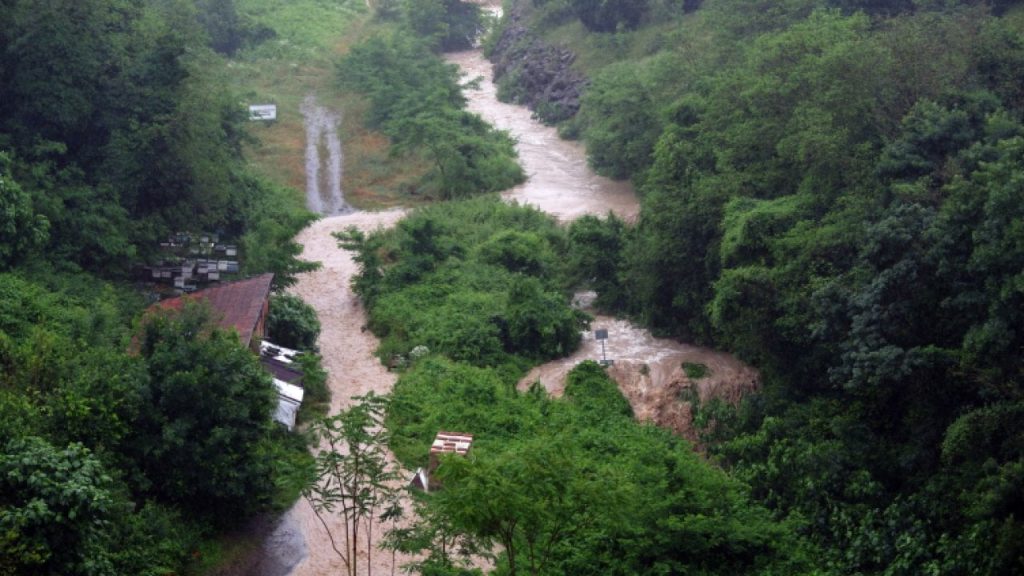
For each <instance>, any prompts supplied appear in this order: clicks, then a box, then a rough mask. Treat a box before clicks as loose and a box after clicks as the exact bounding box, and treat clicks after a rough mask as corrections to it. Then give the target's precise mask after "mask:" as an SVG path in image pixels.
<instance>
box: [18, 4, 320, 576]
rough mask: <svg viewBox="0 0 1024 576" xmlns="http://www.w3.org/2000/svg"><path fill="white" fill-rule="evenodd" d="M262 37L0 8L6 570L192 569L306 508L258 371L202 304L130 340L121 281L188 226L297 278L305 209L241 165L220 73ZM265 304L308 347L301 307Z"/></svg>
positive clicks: (66, 7) (216, 8)
mask: <svg viewBox="0 0 1024 576" xmlns="http://www.w3.org/2000/svg"><path fill="white" fill-rule="evenodd" d="M272 32H273V31H272V30H268V29H266V28H263V27H259V26H255V25H252V24H251V23H250V22H247V21H245V19H244V18H241V17H240V16H239V15H238V13H237V12H236V11H235V8H234V4H233V3H232V2H230V1H205V0H204V1H197V2H191V1H166V2H165V1H150V0H68V1H62V0H56V1H46V2H42V1H34V0H5V1H3V2H0V102H2V103H3V104H2V110H3V114H2V115H0V573H2V574H5V575H21V574H24V575H30V574H31V575H44V574H62V575H74V574H94V575H100V574H103V575H106V574H171V573H190V571H192V570H194V569H196V568H198V567H201V566H203V565H204V564H206V563H208V562H216V561H217V555H218V554H219V550H218V549H217V546H216V545H215V539H214V538H213V536H214V535H216V534H218V533H221V532H223V531H225V530H227V529H230V528H234V527H236V526H238V525H239V524H241V523H242V522H244V521H245V520H246V519H248V518H251V517H252V516H253V515H254V514H257V513H260V512H262V511H266V510H269V509H272V508H274V507H280V506H282V505H284V504H286V503H288V502H289V501H291V500H294V498H295V497H296V496H297V494H298V487H296V486H292V487H291V488H288V487H286V486H284V485H279V483H278V482H279V481H280V480H281V479H282V478H283V474H282V470H283V469H284V466H283V464H287V463H290V462H291V463H297V462H299V463H300V462H303V461H304V460H307V459H308V458H309V457H308V455H306V453H305V442H304V441H303V440H302V439H301V438H299V437H297V436H292V435H289V434H286V433H285V432H283V430H280V429H278V427H276V426H273V425H272V423H271V420H270V416H271V413H272V410H273V406H274V403H275V402H276V394H275V392H274V389H273V387H272V385H271V382H270V378H269V376H268V375H267V374H266V372H265V371H264V370H263V369H262V368H261V367H260V365H259V362H258V360H257V358H256V357H255V356H254V355H253V354H252V353H251V352H250V351H249V350H248V349H247V348H246V347H245V346H244V345H243V344H241V343H240V342H239V341H238V338H237V336H236V335H235V334H234V333H229V332H222V331H220V330H218V329H216V328H214V326H216V324H215V323H214V322H213V321H212V319H211V318H210V313H209V311H208V310H205V309H202V308H200V307H197V308H195V309H188V310H186V311H185V312H184V313H183V314H182V315H180V317H179V316H167V317H160V318H156V319H152V320H150V321H148V322H146V323H145V324H144V325H141V324H140V323H139V322H138V321H137V319H138V316H139V313H140V312H141V311H142V310H143V308H144V307H145V306H146V304H148V303H149V301H148V300H147V298H146V297H145V296H144V293H143V291H142V290H140V286H138V285H136V284H134V275H133V267H135V266H139V265H142V264H146V263H148V262H150V261H151V258H152V257H153V256H154V254H155V252H156V250H157V248H158V246H159V242H161V241H163V240H165V239H166V238H167V237H168V236H169V235H170V234H171V233H174V232H177V231H180V230H187V231H193V232H202V231H211V232H212V231H218V232H219V233H220V234H221V235H222V236H224V237H226V238H231V239H236V240H237V242H238V244H239V246H240V249H241V252H242V253H243V255H244V259H243V267H244V272H246V273H258V272H274V273H276V284H277V286H278V287H283V286H287V285H288V284H290V283H292V282H294V275H295V274H296V273H297V272H299V271H302V270H306V269H309V267H310V266H309V265H308V264H306V263H302V262H299V261H298V260H296V258H295V257H296V255H297V254H298V252H299V247H298V246H297V245H296V244H294V242H293V240H292V238H293V236H294V235H295V233H296V232H297V231H298V230H299V229H301V228H302V227H303V226H305V225H306V223H308V222H309V221H311V219H312V217H313V216H312V215H311V214H309V213H308V212H307V211H306V210H305V208H304V207H303V205H302V203H301V200H300V197H299V195H298V194H296V193H295V192H293V191H291V190H286V189H284V188H281V187H279V186H277V185H274V184H271V183H269V182H267V181H265V180H263V179H261V178H260V177H257V176H256V175H254V174H253V173H252V172H251V171H250V170H249V168H248V166H247V164H246V162H245V159H244V158H243V156H242V149H243V146H244V145H245V144H246V142H247V141H248V139H249V138H250V136H249V135H248V132H247V129H246V127H245V125H244V123H245V122H247V113H246V109H245V107H244V106H243V105H242V104H241V103H240V101H239V98H238V97H237V96H236V95H234V94H231V93H230V92H229V91H228V90H227V89H225V88H224V86H223V85H222V84H221V83H220V82H219V81H218V79H217V78H216V77H215V76H214V74H213V73H212V71H213V70H216V69H217V67H218V62H220V61H221V60H220V59H222V58H223V55H222V54H228V53H233V52H235V51H237V50H239V49H241V48H243V47H245V46H249V45H252V44H253V43H257V42H260V41H262V40H265V39H266V38H268V37H269V36H270V35H272ZM284 306H286V307H287V306H288V305H287V304H285V305H284ZM277 308H278V312H277V314H276V319H275V320H273V321H272V322H276V323H277V325H278V327H279V328H278V329H279V330H280V331H281V332H282V333H284V332H287V331H289V330H293V331H296V332H297V333H298V334H300V336H298V337H297V338H298V339H297V340H296V344H298V345H302V346H303V347H306V348H309V346H308V345H304V343H303V342H302V341H301V338H302V336H301V334H304V333H307V332H308V331H309V330H315V329H318V328H317V327H316V326H315V325H311V324H310V323H309V322H308V319H303V318H302V316H303V314H307V315H308V311H307V310H304V309H302V308H301V306H291V307H290V308H289V310H284V309H283V308H282V306H281V305H280V304H279V305H278V306H277ZM300 320H301V321H300ZM309 368H310V370H311V373H313V375H314V380H315V381H317V383H318V385H319V387H320V388H321V390H320V393H321V396H322V394H323V393H325V390H322V388H323V383H322V381H323V375H322V372H316V370H318V367H317V366H316V362H315V361H313V364H312V365H311V366H310V367H309Z"/></svg>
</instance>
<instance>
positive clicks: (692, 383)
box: [519, 315, 760, 442]
mask: <svg viewBox="0 0 1024 576" xmlns="http://www.w3.org/2000/svg"><path fill="white" fill-rule="evenodd" d="M600 328H603V329H605V330H607V331H608V338H607V340H605V341H604V348H603V350H602V343H601V341H600V340H597V339H596V338H595V335H594V331H595V330H597V329H600ZM603 358H607V359H609V360H612V361H613V364H612V365H611V366H610V367H609V368H608V374H609V375H610V376H611V377H612V378H614V379H615V381H616V383H618V385H619V389H620V390H621V391H622V393H623V395H624V396H625V397H626V398H627V399H628V400H629V403H630V405H631V406H632V407H633V413H634V414H635V415H636V418H637V419H638V420H640V421H647V422H653V423H654V424H657V425H658V426H662V427H664V428H668V429H670V430H673V431H674V432H676V433H677V434H680V435H682V436H683V437H685V438H687V439H688V440H690V441H692V442H697V440H698V438H697V434H696V431H695V430H694V429H693V426H692V420H693V414H692V406H691V399H692V397H693V395H696V396H697V397H698V398H699V399H700V402H701V403H707V402H709V401H710V400H712V399H714V398H718V399H721V400H725V401H727V402H730V403H734V404H735V403H736V402H739V400H740V399H741V398H742V397H743V396H744V395H745V394H748V393H750V392H752V391H754V390H757V388H758V386H759V384H760V374H759V373H758V372H757V370H755V369H754V368H751V367H750V366H747V365H746V364H744V363H742V362H740V361H739V360H738V359H736V357H735V356H732V355H731V354H726V353H724V352H719V351H717V350H711V349H710V348H704V347H701V346H694V345H691V344H684V343H682V342H678V341H675V340H669V339H665V338H655V337H654V336H653V335H651V333H650V332H649V331H648V330H645V329H643V328H639V327H637V326H634V325H633V324H631V323H630V322H629V321H627V320H623V319H620V318H613V317H610V316H602V315H597V316H594V321H593V322H592V323H591V330H588V331H586V332H584V333H583V342H582V344H581V346H580V348H579V350H577V351H576V352H575V353H574V354H572V355H571V356H569V357H567V358H562V359H559V360H555V361H553V362H548V363H547V364H543V365H541V366H537V367H536V368H534V369H533V370H531V371H530V372H529V374H527V375H526V377H524V378H523V379H522V380H520V382H519V388H520V389H521V390H525V389H526V388H529V387H530V385H531V384H533V383H534V382H537V381H539V382H540V383H541V384H542V385H543V386H544V388H545V389H546V390H547V391H548V393H549V394H552V395H553V396H561V395H562V393H563V392H564V391H565V378H566V376H567V375H568V373H569V371H570V370H572V369H573V368H574V367H575V366H576V365H577V364H579V363H580V362H583V361H584V360H595V361H597V360H602V359H603ZM684 363H694V364H703V365H704V366H706V367H707V370H708V373H707V375H706V376H704V377H701V378H696V379H693V378H689V377H688V376H687V375H686V371H685V369H684V368H683V364H684Z"/></svg>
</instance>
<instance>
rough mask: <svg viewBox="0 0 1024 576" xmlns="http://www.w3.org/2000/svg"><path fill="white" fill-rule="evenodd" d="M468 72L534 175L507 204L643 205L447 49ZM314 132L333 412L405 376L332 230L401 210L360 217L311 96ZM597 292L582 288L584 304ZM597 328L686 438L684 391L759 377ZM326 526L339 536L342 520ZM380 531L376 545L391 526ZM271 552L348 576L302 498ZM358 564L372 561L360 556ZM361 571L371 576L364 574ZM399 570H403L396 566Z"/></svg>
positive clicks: (284, 565) (623, 371)
mask: <svg viewBox="0 0 1024 576" xmlns="http://www.w3.org/2000/svg"><path fill="white" fill-rule="evenodd" d="M448 60H449V61H450V62H453V63H455V64H457V65H458V66H459V67H460V68H461V69H462V71H463V73H464V79H465V80H472V79H475V78H478V77H480V78H481V81H480V88H479V89H475V90H467V92H466V96H467V97H468V99H469V108H470V110H471V111H473V112H476V113H478V114H480V115H481V116H482V117H483V118H484V119H485V120H487V121H488V122H490V123H492V124H493V125H495V126H496V127H498V128H500V129H503V130H508V131H509V132H510V134H511V135H512V137H513V138H514V139H515V140H516V141H517V149H518V151H519V156H520V162H521V163H522V165H523V168H524V169H525V171H526V174H527V178H528V179H527V181H526V182H525V183H524V184H522V185H520V186H518V187H516V188H514V189H512V190H509V191H506V192H505V193H504V194H503V197H504V198H505V199H506V200H509V201H515V202H519V203H521V204H529V205H532V206H535V207H537V208H539V209H540V210H543V211H545V212H548V213H550V214H552V215H553V216H555V217H556V218H558V219H559V220H560V221H562V222H568V221H571V220H573V219H575V218H578V217H580V216H582V215H584V214H594V215H605V214H607V213H608V212H613V213H615V214H616V215H618V216H619V217H621V218H623V219H625V220H627V221H634V220H635V219H636V218H637V214H638V212H639V202H638V200H637V197H636V194H635V193H634V191H633V189H632V187H631V186H630V185H629V183H626V182H615V181H612V180H609V179H607V178H603V177H600V176H598V175H596V174H594V173H593V171H591V170H590V168H589V167H588V166H587V162H586V155H585V152H584V150H583V148H582V146H580V145H579V144H578V143H575V142H566V141H563V140H560V139H559V138H558V135H557V133H556V131H555V130H554V129H553V128H550V127H547V126H544V125H542V124H541V123H539V122H537V121H535V120H534V119H533V118H532V117H531V113H530V111H529V110H527V109H526V108H524V107H521V106H514V105H510V104H504V103H501V102H498V100H497V98H496V89H495V86H494V83H493V82H492V81H491V64H490V63H489V62H488V61H487V60H485V59H484V57H483V55H482V53H481V52H480V51H479V50H474V51H469V52H460V53H456V54H451V55H449V56H448ZM302 112H303V115H304V117H305V119H306V129H307V148H306V151H307V156H306V160H307V161H306V170H307V181H308V182H309V186H308V187H307V199H308V203H309V207H310V208H311V209H313V210H315V211H317V212H319V213H321V214H324V215H325V216H326V217H325V218H323V219H321V220H320V221H318V222H315V223H314V224H312V225H311V226H310V227H309V228H307V229H306V230H304V231H303V232H302V233H301V234H300V235H299V237H298V238H297V240H298V242H299V243H300V244H302V245H303V247H304V249H303V253H302V258H303V259H306V260H315V261H319V262H321V263H322V265H323V266H322V268H321V269H320V270H317V271H315V272H311V273H308V274H303V275H301V276H300V278H299V282H298V284H297V285H296V286H294V287H293V288H292V289H291V292H293V293H294V294H297V295H299V296H301V297H302V298H303V299H305V300H306V301H307V302H308V303H309V304H310V305H312V306H313V307H314V308H315V309H316V311H317V313H318V314H319V317H320V322H321V324H322V327H323V328H322V332H321V335H320V340H319V346H320V351H321V353H322V356H323V359H324V367H325V368H326V369H327V371H328V374H329V376H328V386H329V387H330V389H331V394H332V400H331V413H332V414H334V413H337V412H338V411H339V410H340V409H343V408H344V407H346V406H348V405H349V403H350V401H351V400H350V399H351V397H352V396H355V395H360V394H366V393H367V392H369V391H371V390H372V391H374V392H377V393H379V394H387V393H388V392H390V391H391V389H392V387H393V386H394V383H395V379H396V376H395V374H393V373H391V372H389V371H388V370H387V369H386V368H385V367H384V366H382V365H381V363H380V361H379V360H378V359H377V358H376V357H375V356H374V355H373V352H374V350H375V349H376V347H377V345H378V341H377V339H376V338H375V337H374V336H373V334H372V333H370V332H369V331H367V330H366V329H365V326H366V311H365V310H364V309H363V306H362V304H361V303H360V301H359V299H358V297H357V296H356V295H355V294H354V293H353V292H352V289H351V287H350V284H351V280H352V278H353V276H354V275H355V274H356V273H357V272H358V267H357V265H356V263H355V262H354V261H353V260H352V257H351V254H350V253H348V252H346V251H344V250H341V249H340V248H338V247H337V242H336V240H335V239H334V238H333V237H332V236H331V233H332V232H337V231H340V230H344V229H345V228H347V227H349V226H355V227H357V228H360V229H362V230H365V231H370V230H373V229H376V228H378V227H388V226H392V225H394V224H395V223H396V222H397V221H398V220H399V219H400V218H401V217H402V215H403V214H404V212H402V211H400V210H395V211H389V212H376V213H373V212H355V211H353V210H352V209H351V208H350V207H349V206H348V204H347V203H346V202H345V199H344V193H343V190H342V189H341V167H342V161H343V157H342V151H341V150H342V146H343V144H344V143H343V142H340V141H339V140H338V134H337V124H338V118H339V116H338V113H336V112H333V111H331V110H329V109H327V108H324V107H322V106H320V105H319V104H317V103H316V101H315V100H313V99H312V98H310V99H308V100H307V101H306V102H305V103H304V105H303V110H302ZM590 299H592V295H590V296H588V295H586V294H582V295H580V306H581V307H584V308H586V306H587V302H588V301H589V300H590ZM594 326H595V327H603V328H606V329H607V330H608V334H609V338H608V340H607V341H606V342H605V354H606V355H607V356H608V358H610V359H615V364H614V365H613V366H612V367H611V368H610V370H609V373H610V374H611V375H612V376H613V377H615V379H616V381H617V382H618V383H619V385H620V387H621V388H622V390H623V393H624V394H625V395H626V396H627V398H629V399H630V402H631V404H632V405H633V408H634V411H635V412H636V414H637V416H638V417H639V418H642V419H649V420H652V421H655V422H658V423H660V424H663V425H666V426H669V427H671V428H673V429H676V430H677V431H680V433H683V434H684V435H685V434H686V432H685V430H684V428H685V427H687V426H688V425H689V420H688V405H686V404H685V403H684V402H682V401H681V400H680V399H681V398H682V397H683V396H682V395H681V392H680V391H681V390H684V389H685V388H693V389H694V390H695V393H697V394H698V395H699V396H700V397H701V398H702V399H705V398H706V397H712V396H722V397H725V398H730V399H731V398H734V397H736V396H737V395H738V394H740V393H741V392H742V391H746V390H749V389H752V388H753V387H755V386H756V380H757V373H756V372H754V371H753V370H752V369H750V368H748V367H746V366H744V365H742V364H741V363H739V362H738V361H736V360H735V359H734V358H732V357H731V356H729V355H727V354H722V353H719V352H715V351H713V350H708V349H705V348H699V347H695V346H688V345H685V344H681V343H679V342H676V341H673V340H664V339H657V338H654V337H652V336H651V335H650V333H649V332H647V331H646V330H643V329H642V328H639V327H636V326H633V325H632V324H630V323H629V322H628V321H626V320H622V319H615V318H610V317H606V316H600V315H599V316H597V318H596V320H595V324H594ZM599 346H600V343H599V342H598V341H596V340H594V338H593V335H592V333H591V332H589V331H588V332H587V333H585V334H584V343H583V346H582V347H581V349H580V350H579V351H578V352H577V353H576V354H574V355H573V356H571V357H569V358H565V359H562V360H558V361H555V362H551V363H548V364H545V365H543V366H539V367H537V368H536V369H535V370H534V371H533V372H531V373H530V374H529V375H528V376H527V377H526V378H524V379H523V382H522V383H521V386H528V385H529V384H530V383H531V382H536V381H540V382H541V383H542V384H543V385H544V387H545V388H547V389H548V390H549V391H550V392H551V393H552V394H553V395H559V394H560V393H561V390H562V388H563V387H564V380H565V375H566V374H567V373H568V371H569V370H571V369H572V367H573V366H574V365H576V364H577V363H579V362H581V361H583V360H586V359H595V360H596V359H600V358H601V352H600V348H599ZM684 362H693V363H700V364H704V365H705V366H707V367H708V368H709V369H710V375H709V376H708V377H706V379H702V381H701V382H691V381H689V380H688V379H687V378H686V376H685V374H684V371H683V369H682V365H683V363H684ZM327 523H328V526H330V527H331V528H332V531H334V532H335V534H340V533H341V530H342V528H341V523H340V520H339V519H337V518H329V519H328V520H327ZM381 528H382V527H380V526H376V527H375V534H374V539H375V540H376V541H379V540H380V538H381V536H382V532H383V530H382V529H381ZM264 552H265V554H266V556H267V559H266V561H265V562H264V563H262V564H261V565H262V566H264V567H266V570H265V571H263V572H260V573H261V574H262V576H282V575H283V574H292V575H296V576H327V575H328V574H338V573H342V570H343V565H342V563H341V561H340V560H339V559H338V557H337V556H336V555H335V554H334V552H333V551H332V548H331V543H330V539H329V536H328V534H327V532H326V531H325V530H324V527H323V526H322V525H321V523H320V521H319V520H318V519H317V517H316V516H315V515H314V514H313V513H312V510H311V509H310V506H309V504H308V503H307V502H306V501H305V500H299V501H298V502H296V503H295V505H294V506H293V507H292V509H291V510H289V511H288V512H287V513H286V515H285V516H284V518H283V519H282V520H281V526H280V527H279V530H277V531H275V532H274V536H273V537H272V538H271V539H270V540H269V541H268V542H267V545H266V547H265V550H264ZM359 561H360V563H361V564H362V563H364V562H367V558H365V557H361V558H360V559H359ZM404 561H406V559H402V558H396V559H394V560H393V559H392V557H391V555H390V554H389V553H386V552H383V551H378V552H376V553H375V555H374V556H373V560H372V569H373V573H374V574H382V575H384V574H392V573H399V572H400V571H401V569H400V565H401V564H402V563H403V562H404ZM361 571H365V568H364V569H361ZM393 571H394V572H393Z"/></svg>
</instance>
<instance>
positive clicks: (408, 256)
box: [343, 198, 583, 366]
mask: <svg viewBox="0 0 1024 576" xmlns="http://www.w3.org/2000/svg"><path fill="white" fill-rule="evenodd" d="M345 238H346V239H345V240H344V241H343V245H345V246H348V247H351V248H353V249H355V250H356V251H357V254H356V256H355V258H356V260H357V261H358V262H360V265H361V267H362V269H361V273H360V275H359V277H357V278H356V280H355V282H354V285H355V286H356V288H357V291H358V292H359V293H360V295H361V296H363V298H364V300H367V303H368V304H370V324H369V326H370V327H371V328H372V329H373V330H374V332H376V333H377V334H378V335H379V336H380V337H381V338H382V340H383V342H382V344H381V348H380V350H378V354H380V355H381V357H382V358H384V359H385V361H387V362H391V363H393V364H394V365H396V366H398V365H401V364H402V363H403V362H405V360H404V359H405V358H406V357H407V356H408V353H409V351H411V350H412V349H413V348H414V347H415V346H419V345H423V346H426V347H427V348H429V349H430V350H431V351H433V352H436V353H441V354H444V355H446V356H448V357H449V358H452V359H455V360H460V361H465V362H470V363H473V364H477V365H481V366H498V365H501V364H503V363H506V362H520V361H521V360H522V359H525V358H531V359H532V358H538V359H540V358H555V357H559V356H562V355H565V354H568V353H569V352H571V351H572V350H573V349H575V347H576V346H577V345H578V343H579V330H580V329H581V326H582V321H583V317H582V315H581V314H580V313H578V312H577V311H574V310H572V309H571V308H570V307H569V305H568V298H567V297H566V296H565V295H564V294H563V293H562V291H561V289H560V282H561V280H562V277H563V276H562V267H561V266H560V265H559V263H558V261H557V260H556V259H555V257H554V254H556V253H558V252H561V251H562V247H563V245H564V242H565V236H564V232H563V231H562V230H560V229H559V228H558V227H557V226H556V225H555V223H554V222H553V221H552V220H551V219H550V218H548V217H547V216H544V215H542V214H541V213H540V212H538V211H536V210H534V209H532V208H526V207H519V206H509V205H506V204H503V203H502V202H501V201H500V200H498V199H497V198H481V199H474V200H470V201H464V202H458V203H449V204H446V205H443V206H436V207H431V208H426V209H421V210H419V211H417V212H415V213H413V214H412V215H410V216H408V217H406V218H405V219H404V220H403V221H402V222H400V223H399V224H398V226H396V227H395V228H394V229H393V230H391V231H388V232H377V233H374V234H372V235H370V236H369V237H366V236H363V235H362V234H359V233H349V235H347V236H345Z"/></svg>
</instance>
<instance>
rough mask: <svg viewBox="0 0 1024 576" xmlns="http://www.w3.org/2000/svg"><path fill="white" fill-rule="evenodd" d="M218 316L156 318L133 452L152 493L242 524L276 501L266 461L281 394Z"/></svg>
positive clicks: (144, 342)
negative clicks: (213, 324)
mask: <svg viewBox="0 0 1024 576" xmlns="http://www.w3.org/2000/svg"><path fill="white" fill-rule="evenodd" d="M208 318H209V313H208V311H206V310H204V309H202V308H201V307H199V306H190V307H187V308H186V309H185V311H184V312H183V313H182V314H181V315H180V316H177V315H174V314H170V315H166V316H158V317H154V318H149V319H147V321H146V323H145V326H144V329H143V334H142V337H141V352H142V356H143V358H144V359H145V360H146V364H147V366H148V369H149V378H150V385H149V388H148V389H147V390H146V391H145V392H144V395H143V399H144V401H143V410H142V413H141V414H140V417H139V419H138V421H137V422H136V426H135V428H136V433H135V435H134V438H133V441H132V449H133V450H132V452H133V454H134V456H135V458H136V459H137V461H138V462H139V464H140V466H141V468H142V470H143V472H144V473H145V475H146V478H147V479H148V481H149V483H150V484H151V488H150V490H149V491H150V492H151V493H153V494H154V495H155V496H157V497H159V498H160V499H162V500H163V501H165V502H171V503H173V504H175V505H176V506H179V507H181V508H182V509H184V510H187V511H189V512H191V513H192V514H195V515H197V516H201V517H208V518H210V519H211V520H216V521H219V522H226V523H232V522H238V521H241V520H242V519H244V518H245V517H247V516H248V515H251V514H252V513H254V512H256V511H258V510H260V509H261V508H262V507H264V506H265V505H266V504H267V502H268V501H269V498H270V495H271V492H272V483H271V477H270V473H271V466H270V462H268V461H267V460H266V458H264V456H263V454H262V448H261V447H262V446H263V445H264V443H265V442H266V441H267V437H268V432H269V430H270V426H271V420H270V415H271V413H272V411H273V407H274V402H275V398H276V393H275V390H274V388H273V385H272V384H271V381H270V376H269V375H268V374H267V373H266V371H264V370H263V368H262V367H261V366H260V365H259V361H258V360H257V359H256V357H255V356H253V354H252V353H251V352H249V351H248V350H247V349H246V348H245V347H244V346H242V345H241V344H240V343H239V341H238V336H237V335H236V334H234V333H233V332H224V331H222V330H219V329H216V328H210V326H209V320H208Z"/></svg>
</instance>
